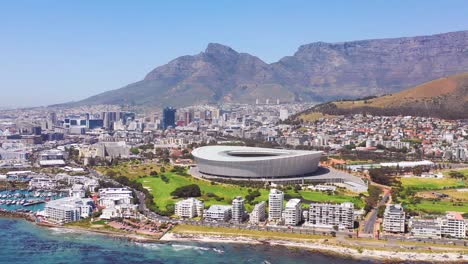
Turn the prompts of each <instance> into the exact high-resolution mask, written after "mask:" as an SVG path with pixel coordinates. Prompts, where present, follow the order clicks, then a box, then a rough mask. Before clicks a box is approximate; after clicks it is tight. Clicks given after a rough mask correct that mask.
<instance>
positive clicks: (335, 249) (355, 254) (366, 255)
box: [161, 233, 468, 263]
mask: <svg viewBox="0 0 468 264" xmlns="http://www.w3.org/2000/svg"><path fill="white" fill-rule="evenodd" d="M161 241H167V242H171V241H180V242H182V241H185V242H187V241H190V242H205V243H237V244H251V245H271V246H283V247H288V248H302V249H307V250H311V251H316V252H321V253H324V254H327V255H332V256H337V257H343V258H354V259H363V260H378V261H384V262H390V263H394V262H406V261H411V262H431V263H466V262H467V261H468V255H467V254H463V253H457V252H446V253H420V252H405V251H398V250H395V251H390V250H389V251H385V250H374V249H372V250H370V249H365V248H363V249H355V248H351V247H344V246H336V245H331V244H327V243H325V241H320V240H318V241H316V242H315V241H314V242H299V241H290V240H274V239H259V238H251V237H243V236H223V235H207V234H186V233H184V234H180V233H167V234H165V235H164V236H163V237H162V238H161Z"/></svg>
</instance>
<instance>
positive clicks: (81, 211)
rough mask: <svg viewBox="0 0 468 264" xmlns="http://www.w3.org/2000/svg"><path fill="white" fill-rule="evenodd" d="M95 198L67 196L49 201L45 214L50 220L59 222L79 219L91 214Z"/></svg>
mask: <svg viewBox="0 0 468 264" xmlns="http://www.w3.org/2000/svg"><path fill="white" fill-rule="evenodd" d="M92 210H93V200H92V199H89V198H84V199H83V198H75V197H65V198H61V199H57V200H52V201H50V202H47V203H46V205H45V215H46V217H47V219H48V220H50V221H52V222H57V223H68V222H73V221H78V220H80V219H81V218H86V217H89V216H90V215H91V212H92Z"/></svg>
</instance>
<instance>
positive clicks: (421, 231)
mask: <svg viewBox="0 0 468 264" xmlns="http://www.w3.org/2000/svg"><path fill="white" fill-rule="evenodd" d="M408 227H409V229H410V234H411V235H412V236H414V237H422V238H440V237H441V226H440V220H439V219H411V220H410V221H409V223H408Z"/></svg>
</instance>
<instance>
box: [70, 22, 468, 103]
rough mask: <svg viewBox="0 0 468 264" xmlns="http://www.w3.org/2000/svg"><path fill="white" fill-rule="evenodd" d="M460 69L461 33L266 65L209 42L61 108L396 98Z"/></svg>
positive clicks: (465, 67)
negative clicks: (134, 79) (197, 50)
mask: <svg viewBox="0 0 468 264" xmlns="http://www.w3.org/2000/svg"><path fill="white" fill-rule="evenodd" d="M462 72H468V31H459V32H451V33H444V34H437V35H432V36H418V37H405V38H392V39H375V40H360V41H350V42H340V43H325V42H316V43H311V44H307V45H303V46H300V47H299V49H298V50H297V52H296V53H295V54H294V55H292V56H287V57H284V58H282V59H280V60H279V61H278V62H274V63H270V64H268V63H265V62H264V61H262V60H261V59H259V58H258V57H255V56H253V55H250V54H247V53H239V52H237V51H235V50H233V49H232V48H230V47H227V46H224V45H221V44H215V43H211V44H209V45H208V47H207V48H206V50H205V51H204V52H201V53H199V54H197V55H187V56H182V57H179V58H176V59H174V60H172V61H170V62H169V63H167V64H165V65H162V66H159V67H157V68H155V69H154V70H152V71H151V72H149V73H148V74H147V75H146V77H145V78H144V79H143V80H141V81H139V82H136V83H132V84H129V85H127V86H125V87H122V88H120V89H117V90H111V91H108V92H104V93H101V94H98V95H95V96H92V97H89V98H87V99H84V100H82V101H78V102H73V103H70V104H68V105H95V104H119V105H137V106H158V107H159V106H169V105H170V106H187V105H193V104H197V103H221V102H243V103H252V102H254V101H255V100H256V99H257V98H258V99H259V100H260V101H264V100H266V99H267V98H269V99H272V100H276V99H280V100H281V101H282V102H301V101H302V102H304V101H328V100H336V99H342V98H356V97H363V96H369V95H383V94H390V93H395V92H398V91H401V90H403V89H406V88H408V87H413V86H415V85H418V84H421V83H423V82H427V81H430V80H434V79H437V78H441V77H444V76H448V75H451V74H456V73H462Z"/></svg>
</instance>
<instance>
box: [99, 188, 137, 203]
mask: <svg viewBox="0 0 468 264" xmlns="http://www.w3.org/2000/svg"><path fill="white" fill-rule="evenodd" d="M132 199H133V194H132V191H130V190H129V189H127V188H105V189H99V204H100V205H101V206H105V207H113V206H114V205H118V204H131V203H132Z"/></svg>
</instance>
